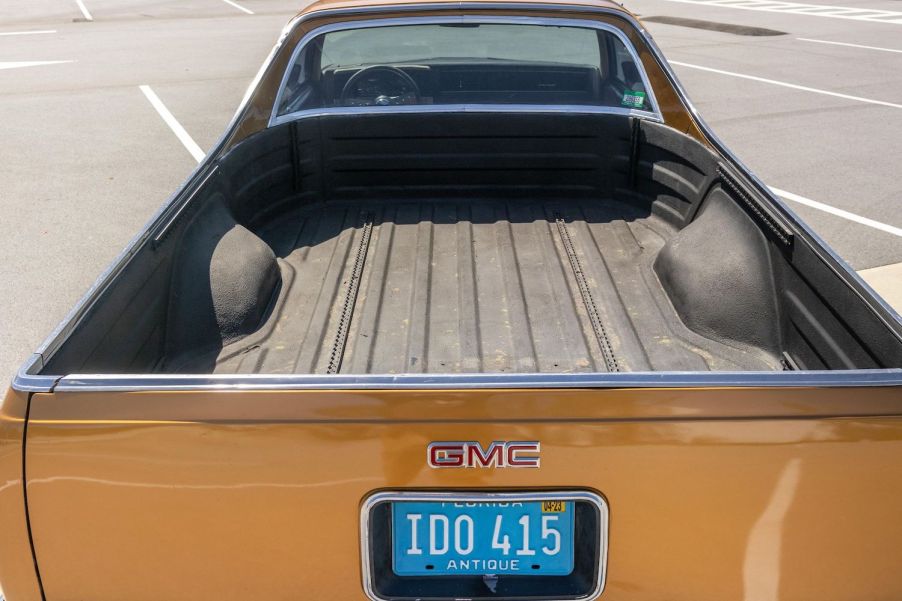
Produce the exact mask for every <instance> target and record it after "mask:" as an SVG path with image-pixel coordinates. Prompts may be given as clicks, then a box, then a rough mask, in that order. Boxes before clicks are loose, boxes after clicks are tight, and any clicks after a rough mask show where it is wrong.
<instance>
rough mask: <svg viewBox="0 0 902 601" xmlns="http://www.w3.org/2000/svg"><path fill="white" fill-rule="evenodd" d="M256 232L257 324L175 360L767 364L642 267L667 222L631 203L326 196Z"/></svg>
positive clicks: (632, 366) (499, 369) (485, 368)
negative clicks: (263, 312)
mask: <svg viewBox="0 0 902 601" xmlns="http://www.w3.org/2000/svg"><path fill="white" fill-rule="evenodd" d="M256 233H257V234H258V235H259V236H260V237H261V238H263V239H264V240H265V241H266V242H267V243H268V244H269V246H270V247H271V248H272V249H273V250H274V251H275V253H276V255H277V256H278V257H279V268H280V270H281V272H282V273H281V275H282V284H281V286H280V289H279V290H278V292H277V294H276V295H275V296H274V299H273V302H272V305H271V307H270V308H269V309H268V314H267V316H266V318H265V320H264V322H263V324H262V326H261V327H260V329H259V330H258V331H257V332H255V333H254V334H252V335H250V336H248V337H246V338H243V339H241V340H240V341H237V342H235V343H233V344H230V345H227V346H225V347H223V348H222V349H220V350H218V351H217V352H216V353H215V354H212V353H211V354H208V355H206V356H201V357H197V358H196V360H195V361H191V362H189V363H187V364H184V365H181V366H179V367H178V371H184V372H189V373H190V372H197V371H208V372H209V371H210V370H212V371H213V372H214V373H273V374H278V373H283V374H298V373H301V374H303V373H314V374H326V373H347V374H364V373H388V374H391V373H459V372H488V373H508V372H561V373H566V372H599V371H645V370H657V371H665V370H666V371H706V370H768V369H778V368H779V367H778V366H777V365H774V364H773V360H772V359H770V358H769V357H768V356H767V355H765V353H763V352H761V351H759V350H757V349H754V348H740V347H738V346H736V345H727V344H724V343H722V342H719V341H716V340H710V339H707V338H704V337H702V336H699V335H698V334H695V333H693V332H691V331H690V330H689V329H688V328H686V327H685V326H684V325H683V324H682V322H681V321H680V319H679V317H678V316H677V313H676V312H675V310H674V308H673V306H672V305H671V303H670V301H669V300H668V298H667V296H666V294H665V293H664V291H663V289H662V288H661V285H660V283H659V281H658V279H657V276H656V275H655V273H654V270H653V269H652V263H653V261H654V258H655V256H656V255H657V253H658V251H659V250H660V249H661V247H662V246H663V245H664V242H665V241H666V239H667V238H668V237H669V236H671V235H673V233H675V231H674V230H673V229H672V227H671V226H669V225H668V224H666V223H665V222H664V221H663V220H661V219H659V218H657V217H655V216H653V215H649V214H648V213H647V212H644V213H643V212H641V211H639V210H637V209H636V208H635V207H633V206H631V205H627V204H623V203H618V202H615V201H603V202H599V201H597V200H593V201H591V202H590V201H570V200H560V201H545V202H528V201H526V202H524V201H522V200H517V201H497V200H475V201H474V200H470V201H466V202H463V201H462V202H448V201H441V202H440V201H436V202H428V201H427V202H423V201H417V202H383V201H380V202H378V203H374V202H370V203H349V202H348V203H340V204H337V203H329V204H320V205H318V206H316V205H315V206H310V207H305V208H304V209H302V210H300V211H296V212H294V213H291V214H289V215H288V216H282V217H281V218H279V219H278V220H277V221H276V222H274V223H271V224H269V225H267V226H266V227H265V228H262V229H261V230H260V231H258V232H256Z"/></svg>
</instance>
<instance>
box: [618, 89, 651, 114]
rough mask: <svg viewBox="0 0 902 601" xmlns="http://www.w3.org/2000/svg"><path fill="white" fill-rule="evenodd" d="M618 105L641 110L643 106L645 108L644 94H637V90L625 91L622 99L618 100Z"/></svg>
mask: <svg viewBox="0 0 902 601" xmlns="http://www.w3.org/2000/svg"><path fill="white" fill-rule="evenodd" d="M620 104H622V105H623V106H628V107H630V108H633V109H641V108H642V107H643V106H645V92H639V91H638V90H626V91H625V92H624V93H623V98H622V99H621V100H620Z"/></svg>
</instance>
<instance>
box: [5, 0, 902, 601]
mask: <svg viewBox="0 0 902 601" xmlns="http://www.w3.org/2000/svg"><path fill="white" fill-rule="evenodd" d="M900 368H902V323H900V318H899V316H898V315H896V314H895V313H894V312H893V311H892V310H891V309H890V308H889V307H888V306H887V305H885V304H884V303H883V302H882V301H881V300H879V299H878V298H877V297H876V296H875V295H874V293H873V292H872V291H871V290H870V289H869V288H868V287H867V286H866V285H865V284H864V283H862V281H861V280H860V279H859V278H858V277H857V276H856V275H855V274H854V273H853V272H851V271H850V270H849V269H848V267H847V266H846V265H845V264H844V263H843V262H842V261H841V260H839V259H838V258H837V257H836V255H835V254H833V253H832V252H831V251H830V250H829V249H828V248H827V247H826V246H825V244H824V243H823V242H822V241H821V240H820V239H818V237H817V236H816V235H814V234H813V233H812V232H811V231H810V229H808V228H807V227H806V226H805V224H803V223H802V222H801V221H800V220H799V219H798V217H796V216H795V215H794V214H793V213H792V212H791V211H790V210H789V209H787V208H786V206H785V205H784V204H783V203H782V202H781V201H779V200H778V199H777V198H775V197H774V196H773V195H772V194H771V193H770V192H769V190H768V189H767V188H766V187H765V186H764V185H763V184H762V183H761V182H760V181H758V180H757V179H756V178H755V177H754V176H753V175H751V174H750V173H749V171H748V170H747V169H745V168H744V167H743V166H742V164H740V163H739V161H738V160H737V159H736V158H735V157H734V156H733V155H732V154H731V153H730V152H729V151H728V150H727V149H726V148H725V147H724V146H723V144H722V143H721V142H720V141H718V139H717V138H716V137H715V135H714V134H713V133H711V131H710V130H709V128H708V127H707V126H706V125H705V124H704V122H703V121H702V120H701V118H700V117H699V116H698V114H697V113H696V111H695V109H694V108H693V106H692V104H691V103H690V102H689V100H688V99H687V97H686V94H685V93H684V91H683V90H682V88H681V87H680V84H679V83H678V81H677V79H676V77H675V76H674V74H673V72H672V71H671V69H670V68H669V66H668V64H667V62H666V60H665V59H664V58H663V57H662V56H661V53H660V52H659V50H658V49H657V48H656V46H655V45H654V43H653V42H652V40H651V39H650V37H649V36H648V34H647V32H646V31H645V30H644V29H643V28H642V26H641V24H640V23H639V22H638V21H637V20H636V18H635V17H634V16H632V15H630V14H629V13H628V12H627V11H625V10H624V9H623V8H621V7H620V6H618V5H615V4H613V3H608V2H605V1H601V0H599V1H595V0H572V1H570V0H558V1H547V0H543V1H541V2H538V1H521V0H517V1H510V2H494V1H493V2H433V1H429V2H413V1H403V0H401V1H394V0H392V1H390V2H367V1H355V0H329V1H326V2H320V3H316V4H313V5H312V6H310V7H309V8H308V9H306V10H305V11H304V12H303V13H301V14H300V15H298V17H296V18H295V19H294V20H292V21H291V22H290V23H289V24H288V26H287V27H286V28H285V30H284V32H283V34H282V36H281V38H280V40H279V42H278V44H277V45H276V47H275V49H274V50H273V52H272V54H271V55H270V57H269V59H268V60H267V62H266V64H265V65H264V66H263V68H262V69H261V71H260V73H259V75H258V77H257V79H256V80H255V81H254V83H253V84H252V85H251V88H250V89H249V91H248V93H247V96H246V98H245V100H244V101H243V103H242V105H241V107H240V108H239V110H238V113H237V114H236V116H235V119H234V121H233V123H232V124H231V126H230V127H229V128H228V130H227V132H226V134H225V136H224V137H223V138H222V140H221V141H220V142H219V143H218V145H217V146H216V147H215V149H214V150H213V151H212V152H211V153H210V154H209V155H208V158H207V159H206V160H205V161H203V163H202V164H201V165H199V166H198V168H197V170H196V171H195V173H194V174H193V175H192V176H191V177H190V178H189V179H188V181H187V182H186V184H185V185H184V187H183V188H182V189H181V190H179V191H178V192H177V193H176V194H175V195H174V196H173V197H172V199H171V201H170V202H169V203H167V204H166V205H165V207H164V208H163V209H162V210H161V211H160V212H159V214H158V215H156V217H154V218H153V219H152V221H151V222H150V223H149V224H148V226H147V227H146V229H145V230H144V231H142V232H141V233H140V234H139V235H138V236H137V238H135V240H134V242H133V243H132V244H131V245H130V246H129V247H128V249H127V250H126V251H125V252H124V253H123V255H122V256H121V257H120V259H119V260H117V261H116V263H115V264H114V265H113V266H112V267H111V268H110V270H109V271H108V272H107V273H106V274H104V275H103V276H102V277H101V278H100V279H99V280H98V282H97V284H96V285H95V286H94V287H93V288H92V289H91V290H90V291H89V293H88V294H87V295H86V296H85V298H84V299H83V300H82V301H81V302H80V303H79V304H78V306H77V307H76V308H75V309H74V311H73V312H72V313H71V315H70V316H69V317H68V318H67V319H66V320H65V322H64V323H63V324H62V325H61V326H60V327H59V329H58V330H57V331H56V332H55V333H54V334H53V335H52V336H51V337H50V338H49V339H48V341H47V342H46V343H45V344H44V345H43V346H42V347H41V348H40V349H38V351H37V352H36V353H35V354H34V356H33V357H32V359H31V360H30V361H29V362H28V363H27V364H26V365H25V366H24V367H23V369H22V370H21V371H20V372H19V374H18V375H17V376H16V377H15V379H14V381H13V384H12V388H11V390H10V391H9V393H8V394H7V396H6V397H5V400H4V401H3V403H2V415H0V418H2V421H0V533H2V534H0V586H2V590H3V593H2V594H3V595H5V597H6V599H7V600H8V601H41V600H43V601H68V600H80V601H139V600H148V601H151V600H152V601H159V600H165V601H176V600H185V601H189V600H190V601H201V600H210V601H213V600H215V601H229V600H234V601H247V600H251V601H262V600H289V599H290V600H298V599H304V600H308V599H309V600H313V601H318V600H323V601H325V600H342V601H352V600H366V599H367V598H369V599H372V600H374V601H414V600H419V599H422V600H433V601H438V600H448V601H450V600H454V599H468V600H476V601H486V600H490V599H491V600H501V599H504V600H514V601H533V600H534V601H539V600H544V601H549V600H585V601H589V600H591V599H595V598H597V597H599V596H601V598H602V599H604V600H610V601H615V600H616V601H661V600H665V599H666V600H668V601H677V600H686V601H707V600H711V601H728V600H744V601H772V600H783V601H789V600H798V601H808V600H815V599H816V600H830V601H836V600H849V601H852V600H854V601H861V600H898V599H902V569H900V568H902V369H900Z"/></svg>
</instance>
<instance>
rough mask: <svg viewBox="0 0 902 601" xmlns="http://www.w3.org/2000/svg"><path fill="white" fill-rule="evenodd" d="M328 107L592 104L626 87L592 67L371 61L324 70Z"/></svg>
mask: <svg viewBox="0 0 902 601" xmlns="http://www.w3.org/2000/svg"><path fill="white" fill-rule="evenodd" d="M320 84H321V95H322V98H321V99H320V100H321V102H322V104H323V106H332V107H338V106H380V105H383V106H389V105H415V104H467V103H483V104H593V105H599V104H601V105H604V104H614V105H616V103H618V102H619V96H618V93H621V94H622V89H620V90H618V87H620V88H625V85H624V86H617V85H616V82H606V81H603V80H602V78H601V76H600V73H599V71H598V69H597V68H596V67H592V66H570V65H556V64H547V65H546V64H535V63H529V64H523V63H516V64H512V63H510V62H508V61H501V62H497V63H496V62H493V61H486V62H481V63H474V62H472V61H469V62H467V63H456V62H441V63H435V64H398V65H370V66H355V67H339V68H331V67H328V68H326V69H324V70H323V72H322V78H321V81H320Z"/></svg>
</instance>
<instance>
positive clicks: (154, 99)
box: [138, 86, 206, 163]
mask: <svg viewBox="0 0 902 601" xmlns="http://www.w3.org/2000/svg"><path fill="white" fill-rule="evenodd" d="M138 87H139V88H140V89H141V91H142V92H143V93H144V96H146V97H147V100H149V101H150V104H151V106H153V108H155V109H156V110H157V112H158V113H159V114H160V117H162V118H163V121H165V122H166V125H168V126H169V129H171V130H172V133H174V134H175V136H176V137H177V138H178V139H179V141H180V142H181V143H182V144H183V145H184V146H185V148H186V149H187V150H188V152H190V153H191V156H193V157H194V160H195V161H197V162H198V163H200V162H201V161H202V160H203V158H204V157H205V156H206V154H205V153H204V151H203V150H201V148H200V146H198V145H197V142H195V141H194V139H193V138H191V136H190V135H189V134H188V132H187V131H185V128H184V127H182V124H181V123H179V122H178V121H176V119H175V117H173V116H172V113H170V112H169V109H167V108H166V105H165V104H163V101H162V100H160V97H159V96H157V95H156V94H155V93H154V91H153V90H151V89H150V86H138Z"/></svg>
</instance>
